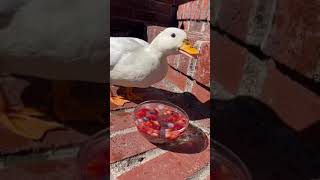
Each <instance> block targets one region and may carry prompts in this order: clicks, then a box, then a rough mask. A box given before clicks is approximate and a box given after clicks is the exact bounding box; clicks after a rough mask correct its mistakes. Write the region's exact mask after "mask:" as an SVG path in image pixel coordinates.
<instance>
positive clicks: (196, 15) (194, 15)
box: [190, 1, 202, 20]
mask: <svg viewBox="0 0 320 180" xmlns="http://www.w3.org/2000/svg"><path fill="white" fill-rule="evenodd" d="M201 11H202V9H201V7H200V4H199V1H192V2H190V19H196V20H198V19H200V12H201Z"/></svg>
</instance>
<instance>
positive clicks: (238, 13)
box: [217, 0, 254, 41]
mask: <svg viewBox="0 0 320 180" xmlns="http://www.w3.org/2000/svg"><path fill="white" fill-rule="evenodd" d="M253 3H254V1H253V0H249V1H238V0H229V1H221V8H220V10H219V17H218V18H217V24H218V25H219V26H220V28H222V29H223V30H225V31H227V32H229V33H231V34H233V35H234V36H236V37H238V38H240V39H241V40H243V41H246V36H247V32H248V20H249V16H250V9H251V8H252V7H253V5H254V4H253Z"/></svg>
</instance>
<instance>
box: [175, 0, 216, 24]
mask: <svg viewBox="0 0 320 180" xmlns="http://www.w3.org/2000/svg"><path fill="white" fill-rule="evenodd" d="M178 3H179V4H180V3H182V4H180V5H179V7H178V12H177V19H178V20H180V19H192V20H207V19H208V18H209V16H210V11H209V8H210V1H209V0H195V1H189V2H187V3H183V2H182V1H178Z"/></svg>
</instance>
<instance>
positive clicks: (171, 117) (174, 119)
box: [169, 114, 179, 122]
mask: <svg viewBox="0 0 320 180" xmlns="http://www.w3.org/2000/svg"><path fill="white" fill-rule="evenodd" d="M169 119H170V121H171V122H174V121H177V120H178V119H179V115H177V114H174V115H172V116H170V118H169Z"/></svg>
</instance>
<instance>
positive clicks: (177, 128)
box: [173, 124, 184, 130]
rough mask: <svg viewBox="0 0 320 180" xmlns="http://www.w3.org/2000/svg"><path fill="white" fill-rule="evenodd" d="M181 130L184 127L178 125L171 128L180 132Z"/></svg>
mask: <svg viewBox="0 0 320 180" xmlns="http://www.w3.org/2000/svg"><path fill="white" fill-rule="evenodd" d="M182 128H184V126H182V125H180V124H176V125H175V126H174V127H173V129H174V130H180V129H182Z"/></svg>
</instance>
